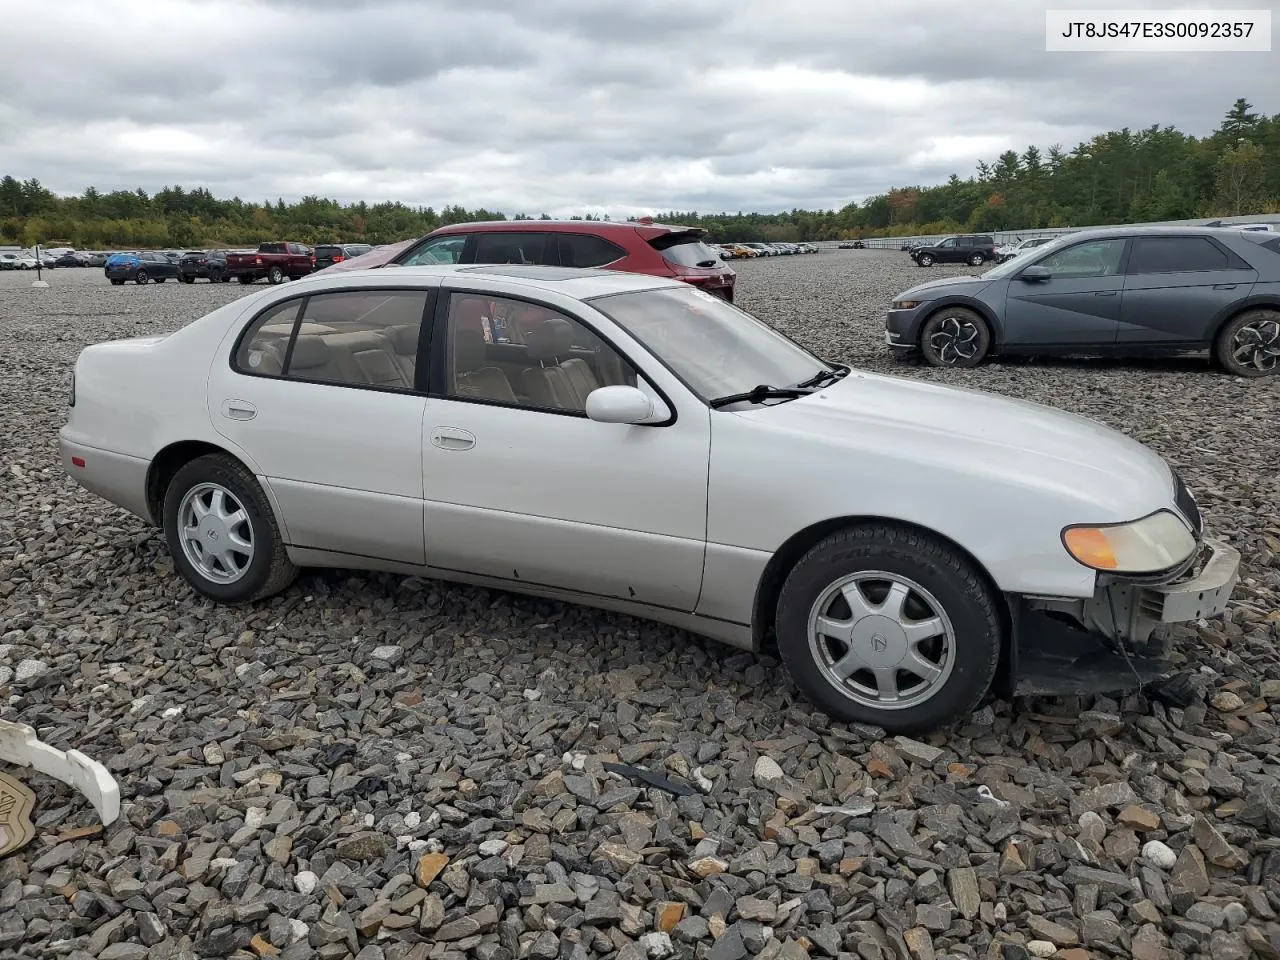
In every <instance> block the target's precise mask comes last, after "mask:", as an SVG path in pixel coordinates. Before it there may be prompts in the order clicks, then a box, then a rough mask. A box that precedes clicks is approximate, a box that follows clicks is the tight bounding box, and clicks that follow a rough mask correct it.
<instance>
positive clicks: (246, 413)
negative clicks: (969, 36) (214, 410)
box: [222, 400, 258, 420]
mask: <svg viewBox="0 0 1280 960" xmlns="http://www.w3.org/2000/svg"><path fill="white" fill-rule="evenodd" d="M222 415H223V416H224V417H226V418H227V419H228V420H252V419H253V418H254V417H256V416H257V415H258V408H257V407H255V406H254V405H253V404H252V403H250V402H249V401H248V400H223V401H222Z"/></svg>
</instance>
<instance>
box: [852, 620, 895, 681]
mask: <svg viewBox="0 0 1280 960" xmlns="http://www.w3.org/2000/svg"><path fill="white" fill-rule="evenodd" d="M849 645H850V646H851V647H852V648H853V649H854V650H856V651H857V654H858V659H859V660H861V661H862V662H863V663H865V664H866V665H867V666H868V667H872V668H875V667H894V666H897V665H898V664H899V663H901V662H902V660H903V658H904V657H906V655H907V650H908V647H909V644H908V643H907V634H906V631H904V630H903V629H902V627H901V625H899V624H898V622H897V621H895V620H891V619H890V618H888V617H881V616H876V615H872V616H869V617H863V618H862V619H861V620H859V621H858V622H857V623H855V624H854V625H853V636H852V637H851V638H850V644H849Z"/></svg>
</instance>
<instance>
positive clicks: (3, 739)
mask: <svg viewBox="0 0 1280 960" xmlns="http://www.w3.org/2000/svg"><path fill="white" fill-rule="evenodd" d="M0 760H3V761H4V762H6V763H12V764H15V765H16V766H19V767H30V768H31V769H33V770H37V771H39V772H40V773H44V774H48V775H49V776H51V777H53V778H54V779H55V780H61V781H62V782H63V783H65V784H67V785H69V786H72V787H75V788H76V789H77V790H79V791H80V792H81V793H82V794H84V795H85V797H87V798H88V800H89V802H90V803H92V804H93V809H95V810H96V811H98V816H99V817H101V818H102V825H103V826H104V827H105V826H107V825H108V824H110V823H112V822H113V821H114V820H115V819H116V818H117V817H119V816H120V785H119V784H117V783H116V781H115V778H114V777H113V776H111V774H110V773H109V772H108V771H107V768H106V767H104V766H103V765H102V764H101V763H99V762H98V761H97V760H92V759H90V758H89V757H86V756H85V755H84V754H83V753H81V752H80V751H79V750H67V751H65V752H64V751H62V750H59V749H57V748H56V747H51V746H49V745H48V744H47V743H43V742H41V740H40V738H39V737H38V736H36V731H35V728H34V727H30V726H28V725H27V724H25V723H14V722H13V721H11V720H0Z"/></svg>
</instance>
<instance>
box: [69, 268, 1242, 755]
mask: <svg viewBox="0 0 1280 960" xmlns="http://www.w3.org/2000/svg"><path fill="white" fill-rule="evenodd" d="M71 402H72V406H71V408H70V415H69V419H68V422H67V424H66V426H65V427H64V428H63V429H62V431H61V436H60V441H61V450H62V460H63V463H64V465H65V468H66V470H67V471H68V473H69V474H70V475H71V476H72V477H74V478H75V479H76V480H77V481H78V482H79V483H80V484H82V485H83V486H84V487H86V488H87V489H89V490H91V491H93V492H95V493H97V494H99V495H100V496H102V497H105V498H106V499H108V500H110V501H112V502H114V503H116V504H119V505H121V506H123V507H125V508H126V509H128V510H131V511H132V512H134V513H135V514H137V515H138V516H140V517H143V518H145V519H146V520H148V521H149V522H151V523H154V524H156V525H157V526H160V527H162V528H163V530H164V535H165V538H166V540H167V542H168V544H169V548H170V550H171V552H172V554H173V557H174V561H175V565H176V567H177V570H178V571H179V572H180V573H181V575H182V576H183V577H185V578H186V579H187V580H188V581H189V582H190V584H191V585H192V586H193V587H194V588H195V589H196V590H198V591H199V592H201V593H202V594H204V595H205V596H208V597H211V598H213V599H215V600H219V601H223V602H229V603H241V602H250V601H254V600H259V599H261V598H263V597H266V596H269V595H271V594H273V593H276V592H278V591H281V590H283V589H285V588H286V587H287V586H288V585H289V584H290V583H291V582H292V580H293V579H294V577H295V575H296V574H297V571H298V568H300V567H306V566H338V567H359V568H365V569H378V570H389V571H400V572H404V573H407V574H415V575H420V576H428V577H436V578H442V579H447V580H456V581H463V582H468V583H476V584H483V585H487V586H490V587H496V588H502V589H509V590H513V591H521V592H525V593H530V594H536V595H540V596H545V597H552V598H560V599H564V600H570V601H576V602H581V603H585V604H592V605H595V606H599V607H604V608H608V609H612V610H619V611H624V612H626V613H630V614H634V615H636V616H641V617H647V618H651V619H654V620H658V621H663V622H665V623H669V624H674V625H676V626H679V627H683V628H686V629H688V630H691V631H694V632H697V633H700V634H705V635H707V636H710V637H714V638H717V639H719V640H722V641H725V642H727V643H730V644H733V645H736V646H739V647H743V648H746V649H749V650H761V649H765V648H766V647H770V646H771V645H773V644H776V647H777V650H778V652H779V654H780V656H781V658H782V660H783V661H784V663H785V664H786V666H787V668H788V669H789V671H790V674H791V676H792V678H793V679H794V681H795V683H796V685H797V686H798V687H799V688H800V689H801V691H803V693H804V694H805V695H806V696H807V697H808V698H809V699H810V700H811V701H812V702H813V703H815V704H817V705H818V706H819V707H821V708H822V709H823V710H825V711H828V712H829V713H831V714H832V715H834V716H836V717H839V718H843V719H847V720H852V721H861V722H865V723H874V724H878V725H880V726H883V727H885V728H886V729H889V730H892V731H919V730H924V729H930V728H935V727H938V726H940V725H944V724H948V723H950V722H953V721H956V720H957V719H959V718H962V717H964V716H965V715H966V714H967V713H968V712H969V711H971V710H972V709H973V708H974V707H975V706H976V705H977V704H978V703H979V702H980V701H981V700H982V699H983V697H984V696H986V695H987V694H988V693H989V692H991V691H995V692H997V693H1003V694H1005V695H1008V694H1010V693H1015V692H1027V691H1033V690H1034V691H1038V692H1053V691H1055V690H1061V691H1070V692H1080V691H1081V690H1084V689H1105V690H1118V689H1122V688H1124V687H1125V686H1126V685H1127V684H1129V683H1130V682H1131V681H1132V680H1133V677H1134V676H1135V673H1136V674H1139V675H1142V676H1144V677H1146V676H1150V675H1152V672H1153V671H1157V672H1158V670H1159V668H1160V663H1161V655H1162V653H1163V650H1162V647H1161V640H1160V638H1161V634H1162V632H1163V631H1161V630H1158V629H1157V628H1160V627H1162V626H1163V625H1165V624H1168V623H1170V622H1172V621H1187V620H1194V619H1197V618H1200V617H1211V616H1214V615H1215V614H1218V613H1221V612H1222V611H1223V610H1224V609H1225V607H1226V604H1227V601H1228V598H1229V596H1230V594H1231V591H1232V589H1233V586H1234V584H1235V582H1236V579H1237V575H1238V574H1237V567H1238V563H1239V557H1238V554H1237V553H1236V551H1235V550H1234V549H1232V548H1231V547H1230V546H1228V545H1226V544H1225V543H1219V542H1216V541H1214V540H1211V539H1208V538H1206V537H1205V536H1204V531H1203V530H1202V525H1201V519H1200V514H1199V511H1198V510H1197V508H1196V504H1195V501H1194V500H1193V498H1192V496H1191V494H1190V493H1189V492H1188V491H1187V489H1186V487H1185V486H1184V485H1183V483H1182V481H1181V480H1180V479H1179V478H1178V477H1177V476H1176V475H1175V474H1174V472H1173V471H1172V470H1171V469H1170V468H1169V466H1168V465H1167V464H1166V463H1165V462H1164V461H1163V460H1162V459H1161V458H1160V457H1158V456H1156V455H1155V454H1154V453H1153V452H1152V451H1150V450H1148V449H1147V448H1145V447H1143V446H1141V445H1140V444H1138V443H1136V442H1134V441H1133V440H1130V439H1128V438H1127V437H1125V436H1124V435H1122V434H1120V433H1117V432H1116V431H1114V430H1111V429H1108V428H1106V427H1104V426H1102V425H1101V424H1098V423H1095V422H1093V421H1089V420H1085V419H1082V418H1080V417H1076V416H1073V415H1069V414H1067V413H1063V412H1060V411H1057V410H1053V409H1050V408H1046V407H1042V406H1037V405H1033V404H1030V403H1024V402H1018V401H1013V400H1007V399H1002V398H998V397H995V396H992V395H987V394H983V393H978V392H974V391H967V390H955V389H947V388H944V387H941V386H936V385H932V384H928V383H924V382H920V381H916V380H910V379H900V378H893V377H884V376H876V375H872V374H869V373H864V372H861V371H858V370H852V369H850V368H849V367H847V366H843V365H840V364H834V363H829V362H827V361H824V360H822V359H821V358H819V357H817V356H814V355H813V354H812V353H810V352H809V351H807V350H805V349H804V348H803V347H801V346H799V345H798V344H796V343H794V342H793V341H791V340H789V339H788V338H786V337H784V336H782V335H780V334H779V333H777V332H775V331H774V330H773V329H771V328H770V327H769V326H767V325H765V324H764V323H762V322H760V321H758V320H756V319H755V318H753V317H751V316H750V315H748V314H746V313H744V312H743V311H742V310H740V309H738V308H736V307H734V306H732V305H731V304H729V303H727V302H725V301H724V300H721V299H718V298H716V297H713V296H708V295H706V294H704V293H702V292H700V291H697V290H693V289H690V288H689V287H688V285H686V284H681V283H679V282H677V281H669V280H663V279H658V278H654V277H648V276H638V275H631V274H625V273H619V272H616V271H603V270H566V269H558V268H551V267H527V266H518V265H516V266H503V265H489V266H440V267H406V268H402V269H398V270H395V271H389V270H374V271H356V272H351V273H344V274H339V275H332V276H331V275H329V274H327V273H325V274H320V275H316V276H314V277H311V278H307V279H303V280H301V281H298V282H296V283H292V284H289V285H288V286H287V287H281V288H274V287H273V288H270V289H268V290H264V291H262V292H261V293H258V294H255V295H251V296H248V297H245V298H244V299H241V300H238V301H236V302H234V303H231V304H228V305H226V306H224V307H221V308H219V309H217V310H215V311H213V312H212V313H210V314H208V315H207V316H204V317H202V318H200V319H198V320H196V321H195V322H193V323H191V324H189V325H187V326H185V327H183V328H182V329H180V330H178V331H177V332H175V333H173V334H171V335H169V336H167V337H145V338H140V339H131V340H123V341H118V342H112V343H103V344H97V345H94V346H90V347H88V348H86V349H85V350H84V351H83V353H82V354H81V355H80V357H79V360H78V362H77V363H76V367H75V373H74V383H73V392H72V399H71Z"/></svg>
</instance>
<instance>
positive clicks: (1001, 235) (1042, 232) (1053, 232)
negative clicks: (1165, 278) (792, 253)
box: [824, 213, 1280, 250]
mask: <svg viewBox="0 0 1280 960" xmlns="http://www.w3.org/2000/svg"><path fill="white" fill-rule="evenodd" d="M1233 223H1271V224H1275V225H1276V227H1277V228H1278V229H1280V215H1277V214H1274V213H1262V214H1257V215H1254V216H1240V217H1201V218H1198V219H1195V220H1157V221H1150V222H1147V223H1107V224H1103V223H1095V224H1090V225H1089V226H1082V227H1042V228H1041V229H1038V230H1034V229H1028V230H990V231H987V230H983V231H954V232H952V233H933V234H914V235H912V236H903V237H868V238H865V239H863V241H862V242H863V244H865V245H866V247H867V248H868V249H871V250H899V249H901V248H902V247H903V246H904V245H906V244H908V243H930V242H936V241H938V240H941V239H943V238H944V237H953V236H956V234H957V233H961V232H973V233H983V234H987V233H990V234H991V236H992V237H994V238H995V242H996V246H1000V245H1001V244H1005V243H1017V242H1018V241H1019V240H1026V239H1028V238H1030V237H1059V236H1062V235H1063V234H1064V233H1077V232H1079V231H1080V230H1105V229H1111V228H1116V227H1208V226H1224V227H1226V226H1230V225H1231V224H1233ZM838 243H839V241H829V242H826V243H824V246H832V247H834V246H837V245H838Z"/></svg>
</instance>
